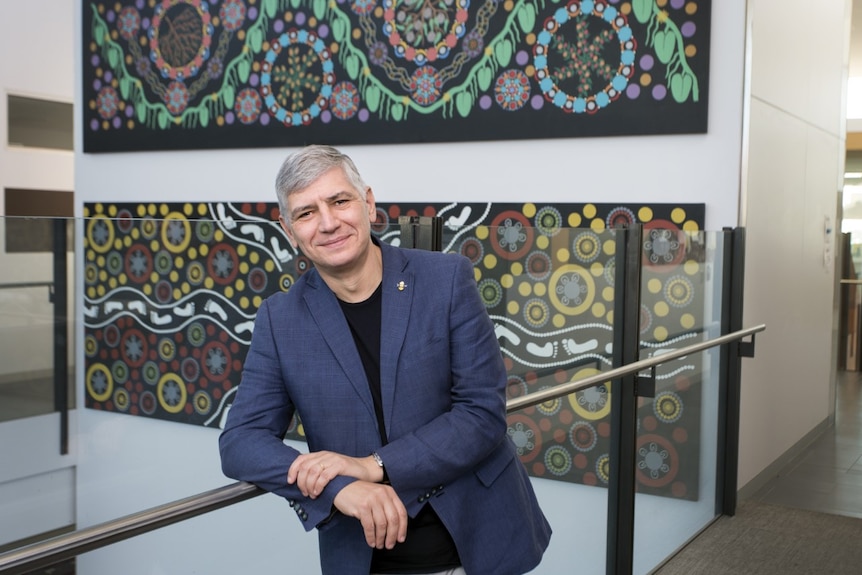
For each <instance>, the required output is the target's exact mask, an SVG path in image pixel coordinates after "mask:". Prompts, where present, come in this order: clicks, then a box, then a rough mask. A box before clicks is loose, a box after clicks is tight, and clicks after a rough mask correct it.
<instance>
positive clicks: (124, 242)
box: [83, 203, 706, 499]
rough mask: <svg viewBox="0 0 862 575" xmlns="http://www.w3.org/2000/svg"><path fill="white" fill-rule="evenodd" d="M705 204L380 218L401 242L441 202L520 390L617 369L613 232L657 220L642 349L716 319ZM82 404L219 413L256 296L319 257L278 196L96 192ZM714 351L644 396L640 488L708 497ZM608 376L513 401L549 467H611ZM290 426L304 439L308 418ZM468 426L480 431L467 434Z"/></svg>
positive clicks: (525, 445)
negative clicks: (402, 220) (101, 199)
mask: <svg viewBox="0 0 862 575" xmlns="http://www.w3.org/2000/svg"><path fill="white" fill-rule="evenodd" d="M704 211H705V210H704V206H703V205H702V204H691V205H665V204H661V205H616V204H553V205H551V204H545V205H542V204H471V203H453V204H378V205H377V218H376V221H375V223H374V224H373V226H372V233H373V234H375V236H377V237H378V238H379V239H380V241H383V242H388V243H392V244H395V245H398V244H399V243H400V235H401V234H400V227H399V226H398V218H399V216H416V215H423V216H434V215H437V216H440V217H441V218H442V219H443V222H444V225H443V229H444V233H443V247H444V251H447V252H457V253H460V254H462V255H464V256H466V257H467V258H469V259H470V260H471V261H472V262H473V264H474V270H475V275H476V281H477V284H478V288H479V293H480V294H481V297H482V299H483V300H484V302H485V306H486V308H487V311H488V314H489V315H490V317H491V318H492V320H493V322H494V325H495V330H496V333H497V338H498V341H499V342H500V346H501V349H502V352H503V356H504V361H505V364H506V369H507V372H508V377H509V381H508V385H507V395H508V397H509V398H514V397H518V396H520V395H523V394H526V393H531V392H534V391H539V390H541V389H543V388H546V387H549V386H553V385H558V384H560V383H564V382H568V381H574V380H578V379H581V378H584V377H588V376H591V375H593V374H596V373H599V372H601V371H606V370H607V369H610V367H611V362H612V343H613V338H612V325H613V313H614V310H613V304H614V269H615V266H614V254H615V251H616V246H615V233H614V231H613V230H612V229H611V228H613V227H617V226H619V225H623V224H629V223H633V222H638V223H641V224H642V225H643V227H644V234H643V236H644V240H643V246H642V250H641V251H642V263H643V271H642V276H643V277H642V284H643V289H642V293H643V296H642V308H641V318H640V337H641V347H642V348H643V354H642V357H645V356H647V355H651V354H654V353H660V352H661V351H662V350H663V349H668V348H671V347H680V346H682V345H685V344H686V343H694V342H696V341H698V340H697V338H698V337H700V336H701V335H702V332H703V329H704V326H703V323H704V319H703V315H704V311H703V310H704V305H705V304H704V299H705V298H704V291H705V287H704V286H705V275H704V274H705V267H706V266H705V265H704V252H705V245H704V239H703V233H702V232H701V231H700V230H702V227H703V221H704ZM84 214H85V224H84V233H85V238H84V254H85V266H84V306H83V316H84V326H85V334H84V336H85V345H84V350H85V354H86V358H85V361H84V364H85V386H86V393H85V396H86V402H85V403H86V406H87V407H88V408H92V409H99V410H104V411H109V412H116V413H124V414H130V415H135V416H141V417H149V418H156V419H161V420H167V421H173V422H179V423H186V424H192V425H199V426H206V427H214V428H217V427H219V426H220V425H221V424H222V419H223V417H224V416H225V414H226V412H227V410H228V409H229V406H230V404H231V401H232V397H233V395H234V393H235V392H236V389H237V387H238V386H239V385H240V379H241V374H242V365H243V360H244V358H245V354H246V351H247V348H248V345H249V344H250V342H251V334H252V332H253V330H254V318H255V312H256V310H257V308H258V306H259V305H260V303H261V301H263V299H264V298H266V297H267V296H268V295H270V294H272V293H274V292H276V291H287V290H289V289H290V287H291V286H292V285H293V284H294V282H295V281H296V280H297V279H298V278H299V277H301V276H302V275H303V274H304V273H306V272H307V271H308V270H309V269H310V268H311V262H310V261H309V260H308V259H307V258H306V257H305V256H303V255H302V254H301V253H299V252H297V251H295V250H294V249H293V248H292V247H291V246H290V244H289V243H288V241H287V238H286V236H285V235H284V233H283V232H282V230H281V228H280V227H279V226H278V224H277V222H276V218H277V216H278V206H277V204H275V203H256V204H250V203H216V204H207V203H185V204H181V203H177V204H101V203H92V204H85V206H84ZM700 363H701V359H700V358H698V357H689V358H684V359H682V360H676V361H674V362H670V363H668V364H664V365H662V366H659V368H658V369H657V372H656V379H657V392H656V396H655V398H654V399H642V400H641V405H640V408H639V410H640V416H639V430H640V433H639V443H638V450H639V457H638V471H637V474H638V475H637V476H638V483H639V489H640V490H641V491H642V492H649V493H654V494H658V495H665V496H671V497H678V498H692V499H693V498H696V497H697V486H698V468H699V447H698V443H699V437H700V420H701V418H700V401H701V400H700V398H701V365H700ZM613 391H614V390H613V389H612V387H611V383H610V382H607V383H606V384H604V385H600V386H597V387H594V388H591V389H588V390H585V391H580V392H577V393H575V394H572V395H570V396H568V397H566V398H562V399H557V400H554V401H549V402H546V403H543V404H540V405H537V406H534V407H530V408H527V409H524V410H522V411H518V412H516V413H513V414H510V415H509V417H508V434H509V436H510V438H511V439H512V441H513V443H514V444H515V446H516V448H517V450H518V453H519V455H520V457H521V460H522V461H523V463H524V465H526V467H527V469H528V471H529V472H530V473H531V474H532V475H533V476H536V477H544V478H548V479H557V480H561V481H568V482H575V483H583V484H587V485H599V486H601V485H605V484H606V483H607V479H608V455H607V454H608V449H609V440H610V406H611V402H610V397H611V394H612V393H613ZM288 437H290V438H292V439H299V440H302V439H303V438H304V436H303V430H302V424H301V419H300V418H295V419H294V421H293V422H292V424H291V427H290V429H289V432H288ZM464 439H465V441H469V438H464Z"/></svg>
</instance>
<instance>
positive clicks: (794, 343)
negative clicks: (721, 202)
mask: <svg viewBox="0 0 862 575" xmlns="http://www.w3.org/2000/svg"><path fill="white" fill-rule="evenodd" d="M749 7H750V12H751V38H750V42H751V46H750V49H751V69H750V74H751V96H750V100H749V102H748V106H749V114H750V125H749V126H750V127H749V140H748V145H749V154H748V158H749V161H748V170H747V174H746V175H745V176H744V177H745V181H746V190H745V193H744V196H743V199H742V201H743V203H744V207H743V210H742V211H743V212H744V213H745V217H744V221H742V222H741V224H742V225H744V226H745V227H746V230H747V244H746V247H747V253H746V259H747V265H746V270H745V296H744V297H745V304H744V305H745V320H744V324H745V325H753V324H758V323H765V324H766V325H767V329H766V332H764V334H763V335H761V336H759V337H758V338H757V340H756V350H755V353H756V357H755V358H754V359H749V360H745V361H744V362H743V389H742V413H741V426H740V435H741V437H742V438H743V439H742V442H741V445H740V460H739V484H740V486H741V487H742V486H745V485H746V484H747V483H749V482H751V481H752V480H754V479H755V478H757V476H758V474H760V473H761V472H763V471H764V469H766V468H767V466H769V464H770V463H772V462H773V461H775V460H776V459H777V458H779V456H781V455H782V454H783V453H784V452H785V451H786V450H788V449H789V448H790V447H792V446H793V445H794V444H796V443H797V442H799V441H800V440H801V439H802V438H803V437H805V436H806V434H808V433H809V432H810V431H811V430H813V429H814V428H815V427H816V426H817V425H819V424H820V423H822V422H823V421H824V420H825V419H827V418H828V417H829V415H830V413H832V412H833V411H834V405H833V402H832V401H831V389H830V388H831V386H833V385H834V374H833V366H834V360H833V356H832V346H833V329H834V326H833V300H834V298H833V286H834V281H835V280H834V277H835V276H834V273H835V266H834V261H833V258H834V245H835V235H836V234H835V232H834V231H833V232H832V233H831V234H830V235H829V236H828V237H825V236H824V225H825V222H826V220H827V218H829V219H830V221H831V227H832V229H833V230H836V229H838V228H837V226H838V225H839V222H838V220H837V217H838V216H837V213H836V211H837V210H836V206H837V193H838V191H839V190H840V189H841V185H842V182H843V174H842V168H841V165H842V159H843V156H844V136H845V132H844V125H845V123H844V114H845V111H844V110H845V108H844V104H843V102H844V100H843V98H844V96H843V85H844V81H843V79H844V77H845V75H846V61H847V49H848V42H849V20H848V15H849V1H846V0H824V1H822V2H818V3H817V7H816V9H814V10H812V9H811V7H812V5H811V4H810V3H809V2H806V1H804V0H792V1H791V0H753V1H751V2H749ZM803 38H804V41H800V40H801V39H803ZM827 247H829V248H831V249H832V253H831V255H829V254H827V260H828V261H826V262H824V251H825V249H826V248H827ZM762 479H764V478H758V481H760V480H762Z"/></svg>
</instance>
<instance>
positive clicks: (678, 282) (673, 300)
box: [664, 276, 694, 307]
mask: <svg viewBox="0 0 862 575" xmlns="http://www.w3.org/2000/svg"><path fill="white" fill-rule="evenodd" d="M664 297H665V299H666V300H667V302H668V303H669V304H670V305H672V306H674V307H685V306H687V305H688V304H690V303H691V300H692V299H694V286H693V285H692V284H691V281H690V280H689V279H688V278H687V277H685V276H673V277H672V278H670V279H669V280H667V283H665V285H664Z"/></svg>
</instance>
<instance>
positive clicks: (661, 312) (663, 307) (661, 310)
mask: <svg viewBox="0 0 862 575" xmlns="http://www.w3.org/2000/svg"><path fill="white" fill-rule="evenodd" d="M653 309H654V310H655V314H656V315H657V316H659V317H664V316H666V315H667V314H668V312H670V308H669V307H668V305H667V304H666V303H665V302H663V301H660V302H656V304H655V306H654V307H653Z"/></svg>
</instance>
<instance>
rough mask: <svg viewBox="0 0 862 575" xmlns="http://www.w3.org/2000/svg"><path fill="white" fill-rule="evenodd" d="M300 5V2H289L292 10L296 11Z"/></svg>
mask: <svg viewBox="0 0 862 575" xmlns="http://www.w3.org/2000/svg"><path fill="white" fill-rule="evenodd" d="M300 4H302V0H290V6H291V8H293V9H294V10H296V9H297V8H299V5H300Z"/></svg>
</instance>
